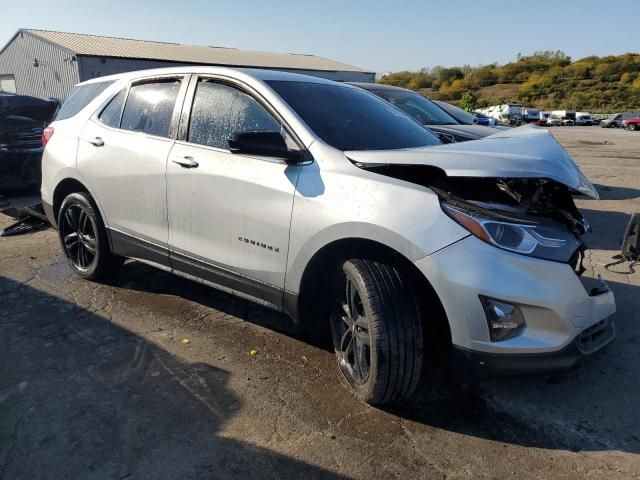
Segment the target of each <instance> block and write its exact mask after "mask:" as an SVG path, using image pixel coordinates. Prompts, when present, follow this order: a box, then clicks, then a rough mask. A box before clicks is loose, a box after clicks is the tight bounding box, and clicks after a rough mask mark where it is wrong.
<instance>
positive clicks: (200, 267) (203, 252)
mask: <svg viewBox="0 0 640 480" xmlns="http://www.w3.org/2000/svg"><path fill="white" fill-rule="evenodd" d="M183 118H184V119H185V120H186V122H185V124H184V127H182V126H181V129H183V130H184V131H183V132H181V134H183V136H181V139H179V140H177V141H176V143H175V144H174V146H173V148H172V149H171V153H170V156H169V162H168V163H167V202H168V212H169V247H170V250H171V252H170V255H171V264H172V266H173V267H174V268H176V269H178V270H182V271H184V272H186V273H190V274H193V275H195V276H198V277H201V278H205V279H207V280H209V281H211V282H214V283H216V284H218V285H222V286H226V287H228V288H231V289H233V290H234V291H236V292H238V291H239V292H242V293H245V294H247V295H250V296H252V297H253V298H257V299H260V300H263V301H265V302H267V303H269V304H271V305H276V306H279V305H280V302H281V299H282V289H283V287H284V276H285V269H286V262H287V250H288V245H289V226H290V221H291V210H292V207H293V197H294V190H295V184H296V181H297V178H298V174H299V172H300V168H301V167H300V166H297V165H287V164H286V163H285V162H284V161H282V160H281V159H277V158H267V157H257V156H250V155H240V154H233V153H231V152H230V151H229V146H228V143H227V140H228V138H229V136H230V135H231V134H232V133H236V132H241V131H259V130H260V131H277V132H281V133H282V134H283V136H284V137H285V139H286V140H287V139H288V141H290V142H293V140H292V137H289V136H288V134H287V132H286V130H285V128H284V127H283V122H281V121H280V120H279V119H278V117H277V114H276V113H275V112H274V111H273V110H272V109H270V107H269V106H268V105H267V104H266V103H265V102H264V101H263V100H262V99H261V98H260V97H259V96H258V95H257V94H256V93H255V92H252V91H250V90H248V89H247V88H245V87H243V86H241V85H238V84H230V83H225V82H222V81H220V80H217V79H215V78H208V77H201V78H195V77H194V78H193V79H192V81H191V86H190V88H189V91H188V92H187V99H186V100H185V106H184V111H183Z"/></svg>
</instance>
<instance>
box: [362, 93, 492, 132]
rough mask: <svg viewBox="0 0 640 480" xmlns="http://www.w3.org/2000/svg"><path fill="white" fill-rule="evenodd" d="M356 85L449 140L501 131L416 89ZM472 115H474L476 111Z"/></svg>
mask: <svg viewBox="0 0 640 480" xmlns="http://www.w3.org/2000/svg"><path fill="white" fill-rule="evenodd" d="M352 85H355V86H357V87H360V88H362V89H364V90H367V91H369V92H371V93H374V94H375V95H377V96H378V97H380V98H382V99H384V100H386V101H387V102H389V103H391V104H392V105H394V106H395V107H397V108H399V109H400V110H402V111H403V112H405V113H406V114H408V115H409V116H411V117H412V118H413V119H414V120H416V121H418V122H420V123H421V124H422V125H424V126H425V127H426V128H428V129H429V130H431V131H433V132H434V133H436V134H437V135H438V136H439V137H440V139H441V140H442V141H444V142H445V143H448V142H450V141H451V139H453V140H454V141H456V142H466V141H468V140H478V139H480V138H484V137H487V136H489V135H493V134H494V133H498V132H499V131H500V129H497V128H494V127H486V126H482V125H476V124H463V123H461V122H459V121H458V120H457V119H456V118H454V117H453V116H451V115H450V114H449V113H447V112H446V111H445V110H444V109H443V108H441V107H440V106H438V105H437V104H436V103H435V102H433V101H432V100H430V99H428V98H427V97H425V96H423V95H420V94H419V93H417V92H414V91H413V90H407V89H406V88H400V87H393V86H391V85H381V84H379V83H352ZM469 115H470V116H471V117H473V115H471V114H469ZM473 118H475V117H473Z"/></svg>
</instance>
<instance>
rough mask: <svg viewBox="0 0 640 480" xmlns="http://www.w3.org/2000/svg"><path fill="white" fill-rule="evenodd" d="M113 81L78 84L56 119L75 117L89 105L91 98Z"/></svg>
mask: <svg viewBox="0 0 640 480" xmlns="http://www.w3.org/2000/svg"><path fill="white" fill-rule="evenodd" d="M112 83H113V82H96V83H87V84H86V85H78V86H77V87H75V88H74V89H73V90H72V91H71V94H70V95H69V98H67V100H66V101H65V102H64V103H63V104H62V108H61V109H60V111H59V112H58V115H57V116H56V120H66V119H67V118H71V117H73V116H74V115H76V114H77V113H79V112H80V110H82V109H83V108H84V107H86V106H87V105H89V103H91V100H93V99H94V98H96V97H97V96H98V95H100V94H101V93H102V92H103V91H104V89H105V88H107V87H108V86H109V85H111V84H112Z"/></svg>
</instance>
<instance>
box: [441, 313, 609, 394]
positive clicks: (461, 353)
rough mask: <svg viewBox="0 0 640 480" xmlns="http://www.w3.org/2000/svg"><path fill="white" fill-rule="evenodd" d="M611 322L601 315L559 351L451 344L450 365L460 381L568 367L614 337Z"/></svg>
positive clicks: (531, 373)
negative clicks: (498, 350) (500, 350)
mask: <svg viewBox="0 0 640 480" xmlns="http://www.w3.org/2000/svg"><path fill="white" fill-rule="evenodd" d="M615 332H616V331H615V324H614V323H613V321H612V320H611V319H610V318H605V319H604V320H601V321H600V322H598V323H596V324H595V325H593V326H591V327H590V328H587V329H585V330H584V331H582V332H581V333H580V334H579V335H578V336H577V337H576V338H575V340H574V341H572V342H571V343H569V344H568V345H567V346H566V347H564V348H562V349H561V350H558V351H555V352H549V353H522V354H503V353H501V354H495V353H487V352H480V351H475V350H469V349H466V348H463V347H459V346H455V345H454V346H453V350H452V359H451V367H452V370H453V375H454V378H455V379H456V380H457V381H459V382H461V383H472V382H476V381H479V380H483V379H487V378H493V377H501V376H509V375H527V374H529V375H535V374H544V373H552V372H558V371H564V370H569V369H571V368H572V367H574V366H576V365H577V364H579V363H581V362H582V361H583V360H584V359H585V358H587V357H588V356H590V355H592V354H594V353H596V352H597V351H599V350H600V349H602V348H603V347H605V346H606V345H608V344H609V343H611V342H612V341H613V340H614V339H615V336H616V333H615Z"/></svg>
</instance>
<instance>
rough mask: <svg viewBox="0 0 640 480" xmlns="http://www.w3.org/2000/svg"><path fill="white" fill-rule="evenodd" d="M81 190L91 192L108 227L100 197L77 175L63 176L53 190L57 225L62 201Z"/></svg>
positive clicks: (54, 213) (110, 246) (111, 247)
mask: <svg viewBox="0 0 640 480" xmlns="http://www.w3.org/2000/svg"><path fill="white" fill-rule="evenodd" d="M80 192H84V193H87V194H89V196H91V199H92V200H93V203H94V205H95V207H96V208H97V210H98V214H99V215H100V217H101V219H102V222H103V223H104V225H105V227H106V226H107V225H108V224H107V219H106V218H105V215H104V212H103V211H102V208H101V207H100V203H99V202H98V199H97V198H96V197H95V195H93V193H92V192H91V190H90V189H89V188H88V187H87V186H86V184H85V183H84V182H82V181H81V180H79V179H78V178H75V177H65V178H63V179H62V180H60V181H59V182H58V183H57V184H56V187H55V188H54V190H53V195H52V197H51V200H52V202H53V203H52V209H53V215H54V219H55V221H56V227H57V222H58V212H59V211H60V207H61V206H62V202H63V201H64V199H65V198H66V197H67V195H69V194H71V193H80ZM106 231H107V239H108V241H109V248H110V249H111V251H113V244H112V243H111V235H110V232H109V229H108V228H107V229H106Z"/></svg>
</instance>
